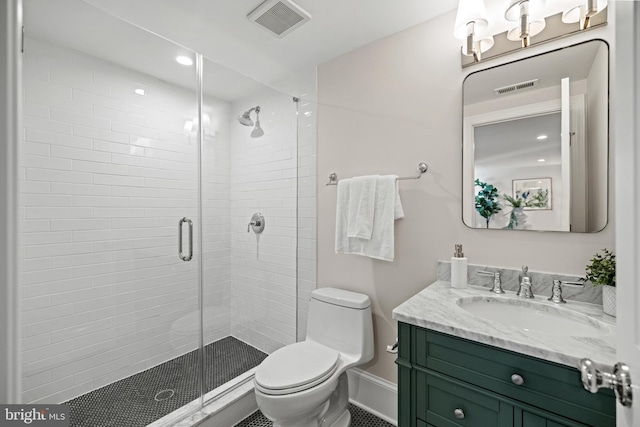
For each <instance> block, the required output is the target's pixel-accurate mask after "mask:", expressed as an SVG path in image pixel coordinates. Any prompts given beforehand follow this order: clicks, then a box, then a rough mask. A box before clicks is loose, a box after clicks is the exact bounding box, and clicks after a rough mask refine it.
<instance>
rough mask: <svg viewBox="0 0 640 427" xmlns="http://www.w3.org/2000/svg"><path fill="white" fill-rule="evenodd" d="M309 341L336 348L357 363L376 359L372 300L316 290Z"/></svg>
mask: <svg viewBox="0 0 640 427" xmlns="http://www.w3.org/2000/svg"><path fill="white" fill-rule="evenodd" d="M307 340H311V341H315V342H317V343H320V344H323V345H326V346H327V347H330V348H333V349H335V350H337V351H339V352H340V353H342V354H343V355H344V356H346V357H348V358H349V359H352V360H353V362H354V363H365V362H368V361H369V360H371V359H373V353H374V348H373V320H372V316H371V300H370V299H369V297H368V296H367V295H364V294H360V293H356V292H350V291H345V290H342V289H336V288H320V289H316V290H315V291H313V292H312V293H311V302H310V304H309V318H308V321H307Z"/></svg>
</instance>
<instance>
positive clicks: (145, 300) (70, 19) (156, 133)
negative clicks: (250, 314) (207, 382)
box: [20, 0, 201, 427]
mask: <svg viewBox="0 0 640 427" xmlns="http://www.w3.org/2000/svg"><path fill="white" fill-rule="evenodd" d="M24 9H25V11H24V15H25V30H26V31H25V33H26V40H25V53H24V68H23V73H24V75H23V81H24V117H23V123H24V127H25V129H24V139H23V140H22V141H21V150H22V162H21V167H22V170H23V173H22V178H21V190H22V227H21V233H20V237H21V242H22V247H21V252H20V255H21V268H22V274H21V288H22V289H21V291H22V298H23V300H22V307H23V312H22V321H23V325H22V326H23V331H24V334H23V337H24V340H23V349H24V350H23V363H24V366H23V372H24V374H23V396H22V398H23V401H24V402H25V403H27V402H38V403H62V402H68V403H69V404H70V405H71V425H72V426H74V425H91V426H98V425H100V426H120V427H122V426H130V427H134V426H144V425H148V424H150V423H152V422H154V421H155V420H157V419H159V418H161V417H163V416H165V415H167V414H169V413H171V412H172V411H174V410H175V409H178V408H180V407H182V406H184V405H186V404H188V403H190V402H193V401H197V399H198V398H199V396H200V386H199V381H200V380H199V378H200V369H199V356H198V349H199V346H200V336H201V334H200V318H201V317H200V311H199V310H200V300H199V296H200V287H199V274H200V265H201V264H200V263H201V254H200V253H199V252H198V250H197V248H198V247H199V241H200V239H199V236H200V234H201V231H200V224H201V220H200V217H199V180H200V176H199V174H198V162H199V159H200V152H199V136H198V132H197V127H198V121H199V120H198V97H197V74H196V66H195V65H196V64H195V62H196V54H195V53H194V52H191V51H189V50H187V49H185V48H183V47H180V46H178V45H175V44H173V43H171V42H169V41H167V40H165V39H162V38H160V37H157V36H155V35H153V34H150V33H148V32H146V31H144V30H142V29H140V28H137V27H135V26H132V25H130V24H128V23H126V22H124V21H121V20H119V19H117V18H115V17H113V16H111V15H108V14H106V13H104V12H102V11H101V10H99V9H97V8H95V7H93V6H91V5H89V4H87V3H85V2H83V1H78V0H57V1H55V2H51V1H49V0H30V1H28V2H24ZM179 236H182V242H181V243H182V245H181V247H180V248H178V241H179ZM192 247H193V251H192V250H191V248H192Z"/></svg>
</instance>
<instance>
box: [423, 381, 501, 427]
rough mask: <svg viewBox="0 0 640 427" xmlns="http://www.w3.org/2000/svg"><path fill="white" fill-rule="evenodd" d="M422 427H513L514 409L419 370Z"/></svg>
mask: <svg viewBox="0 0 640 427" xmlns="http://www.w3.org/2000/svg"><path fill="white" fill-rule="evenodd" d="M416 392H417V393H416V394H417V399H416V400H417V402H416V404H417V410H416V416H417V419H418V425H421V424H420V422H421V421H424V422H426V423H427V425H432V426H435V427H478V426H491V427H494V426H495V427H513V406H512V405H510V404H509V403H507V402H505V401H504V400H502V399H498V398H496V397H494V395H493V394H491V393H487V392H486V391H483V390H479V389H477V388H475V387H473V386H468V385H466V384H464V383H462V382H459V381H455V380H451V379H449V378H446V377H443V376H441V375H438V374H433V375H432V374H430V373H426V372H424V371H421V370H416Z"/></svg>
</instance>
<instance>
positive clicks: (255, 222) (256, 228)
mask: <svg viewBox="0 0 640 427" xmlns="http://www.w3.org/2000/svg"><path fill="white" fill-rule="evenodd" d="M264 225H265V224H264V215H262V214H261V213H260V212H256V213H254V214H253V215H252V216H251V221H249V224H247V233H248V232H249V231H251V229H253V232H254V233H256V234H260V233H262V232H263V231H264Z"/></svg>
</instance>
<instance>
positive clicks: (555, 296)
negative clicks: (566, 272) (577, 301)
mask: <svg viewBox="0 0 640 427" xmlns="http://www.w3.org/2000/svg"><path fill="white" fill-rule="evenodd" d="M562 286H571V287H576V288H584V279H580V280H579V281H577V282H571V281H568V280H567V281H562V280H559V279H553V286H552V287H551V296H550V297H549V301H553V302H555V303H556V304H565V303H566V301H565V300H564V298H562Z"/></svg>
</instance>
